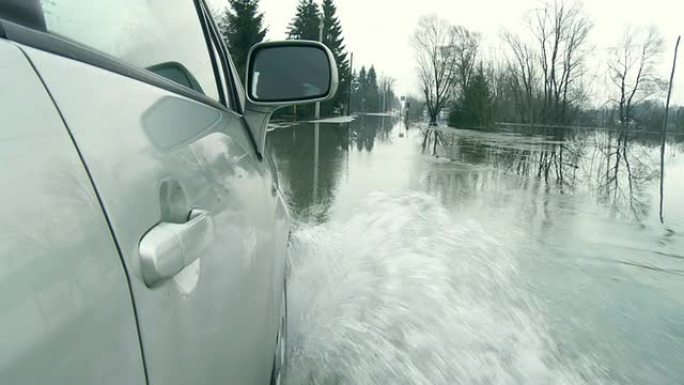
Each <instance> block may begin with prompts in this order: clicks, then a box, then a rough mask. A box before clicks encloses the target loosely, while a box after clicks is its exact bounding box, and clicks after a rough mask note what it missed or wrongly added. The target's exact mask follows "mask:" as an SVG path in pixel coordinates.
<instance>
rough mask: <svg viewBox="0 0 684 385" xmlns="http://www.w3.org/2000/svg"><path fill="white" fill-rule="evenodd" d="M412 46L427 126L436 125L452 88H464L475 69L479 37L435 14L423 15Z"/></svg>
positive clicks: (451, 93)
mask: <svg viewBox="0 0 684 385" xmlns="http://www.w3.org/2000/svg"><path fill="white" fill-rule="evenodd" d="M412 45H413V48H414V49H415V51H416V59H417V64H418V78H419V79H420V82H421V86H422V88H423V94H424V96H425V102H426V106H427V109H428V113H429V115H430V125H431V126H436V125H437V117H438V116H439V113H440V112H441V111H442V109H443V108H444V107H445V106H447V105H448V104H449V103H450V102H451V101H452V100H453V98H454V95H455V94H456V92H457V88H456V86H457V85H460V86H462V85H463V84H466V85H467V82H468V80H469V78H470V75H471V74H472V71H473V68H474V66H475V56H476V52H477V47H478V45H479V36H478V35H477V34H473V33H471V32H469V31H467V30H466V29H465V28H463V27H454V26H452V25H450V24H449V23H448V22H446V21H445V20H442V19H440V18H438V17H437V16H435V15H432V16H423V17H421V18H420V21H419V22H418V27H417V28H416V31H415V33H414V35H413V39H412ZM459 83H460V84H459Z"/></svg>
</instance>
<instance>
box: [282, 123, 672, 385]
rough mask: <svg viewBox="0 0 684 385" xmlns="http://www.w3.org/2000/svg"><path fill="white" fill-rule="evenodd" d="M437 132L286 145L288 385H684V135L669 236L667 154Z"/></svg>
mask: <svg viewBox="0 0 684 385" xmlns="http://www.w3.org/2000/svg"><path fill="white" fill-rule="evenodd" d="M426 132H427V131H426V130H425V128H422V127H421V125H412V126H410V127H408V128H407V127H406V126H405V125H404V124H403V123H401V122H400V121H399V120H397V119H396V118H392V117H380V116H361V117H359V118H358V119H357V120H356V121H354V122H352V123H344V124H320V125H319V126H318V128H317V127H316V126H315V125H313V124H300V125H294V126H290V127H285V128H280V129H278V130H276V131H273V132H272V133H270V134H269V135H270V136H269V142H270V143H271V146H272V151H273V154H274V157H275V160H276V163H277V165H278V168H279V175H280V183H281V186H282V189H283V191H284V192H285V195H286V196H287V198H288V200H289V204H290V210H291V214H292V215H293V217H294V218H295V220H296V224H295V232H294V235H293V238H292V243H291V247H290V256H289V258H290V261H289V273H288V274H289V278H288V279H289V283H288V295H289V337H288V352H289V359H288V365H287V376H286V383H288V384H658V385H660V384H663V385H664V384H682V383H684V137H678V136H673V137H669V138H668V145H667V151H666V156H665V167H664V172H665V179H664V185H663V187H664V188H663V192H664V194H663V222H664V223H661V222H660V215H659V205H660V150H659V145H658V139H657V138H651V137H645V136H643V135H641V134H638V133H633V132H632V133H627V134H623V135H620V133H617V132H607V131H601V132H596V131H593V130H588V129H580V128H578V129H572V130H559V129H551V128H546V129H545V128H534V129H532V128H524V129H522V128H513V127H502V128H500V129H498V130H496V131H487V132H482V131H470V130H455V129H443V130H441V131H440V133H439V140H438V143H437V145H435V144H434V133H432V134H431V135H432V136H428V137H427V138H426V137H425V133H426ZM316 142H318V146H316V145H315V143H316ZM618 143H619V144H618ZM433 152H434V153H436V156H433V155H432V154H433Z"/></svg>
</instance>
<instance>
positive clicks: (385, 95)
mask: <svg viewBox="0 0 684 385" xmlns="http://www.w3.org/2000/svg"><path fill="white" fill-rule="evenodd" d="M395 83H396V79H394V78H392V77H389V76H384V75H383V76H381V77H380V81H379V86H380V87H379V88H380V92H382V111H383V112H387V111H389V110H391V109H392V108H393V103H392V102H393V101H392V100H390V97H392V96H394V93H393V90H394V84H395Z"/></svg>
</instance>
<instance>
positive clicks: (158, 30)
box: [43, 0, 219, 100]
mask: <svg viewBox="0 0 684 385" xmlns="http://www.w3.org/2000/svg"><path fill="white" fill-rule="evenodd" d="M43 9H44V11H45V18H46V22H47V27H48V30H49V31H50V32H51V33H54V34H58V35H61V36H64V37H67V38H69V39H72V40H76V41H78V42H80V43H83V44H85V45H88V46H90V47H93V48H96V49H98V50H100V51H103V52H105V53H107V54H110V55H112V56H115V57H117V58H119V59H122V60H124V61H126V62H128V63H131V64H133V65H136V66H139V67H142V68H145V69H148V70H150V71H152V72H155V73H156V74H158V75H160V76H163V77H166V78H168V79H170V80H173V81H175V82H177V83H179V84H181V85H183V86H185V87H188V88H191V89H193V90H195V91H197V92H200V93H203V94H205V95H207V96H209V97H211V98H213V99H216V100H219V91H218V87H217V84H216V76H215V74H214V68H213V65H212V61H211V57H210V55H209V52H208V50H207V44H206V41H205V39H204V33H203V31H202V27H201V25H200V23H199V17H198V15H197V11H196V9H195V6H194V3H193V2H192V1H188V0H117V1H82V0H43Z"/></svg>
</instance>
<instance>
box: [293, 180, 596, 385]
mask: <svg viewBox="0 0 684 385" xmlns="http://www.w3.org/2000/svg"><path fill="white" fill-rule="evenodd" d="M503 234H504V233H499V232H498V231H496V228H491V227H489V226H488V227H487V228H484V227H483V225H482V224H481V221H474V220H468V219H467V218H458V219H454V218H452V216H451V215H450V214H449V213H448V212H447V211H446V210H445V209H444V208H443V207H442V206H441V205H440V204H439V202H438V201H437V200H436V199H434V198H432V197H430V196H427V195H423V194H418V193H405V192H395V193H374V194H371V195H370V196H369V197H368V198H367V199H365V200H364V201H363V202H362V203H361V204H360V205H358V206H357V208H356V209H355V211H354V212H352V213H349V214H348V215H347V218H344V219H336V220H333V221H331V222H329V223H327V224H324V225H319V226H314V227H307V228H302V229H300V230H299V231H297V232H296V234H295V236H294V239H293V244H292V246H291V250H290V252H291V253H290V266H291V271H290V276H289V286H288V294H289V298H290V305H289V314H290V325H289V328H290V332H289V339H290V340H289V344H290V346H289V352H290V354H289V357H290V359H289V363H288V368H287V372H288V374H287V378H286V383H288V384H585V383H598V382H600V381H598V380H597V377H596V376H595V374H592V372H595V370H594V369H591V370H590V369H588V368H587V366H588V365H587V364H585V363H580V362H579V359H577V358H574V359H573V360H570V359H569V358H566V357H563V355H562V354H560V353H559V351H558V349H557V348H556V347H555V345H554V344H553V341H552V340H551V338H550V337H549V333H548V332H547V331H546V330H545V326H544V322H543V319H541V317H540V316H538V315H537V314H538V312H535V311H534V308H535V305H534V303H533V301H532V299H531V298H530V297H529V295H527V294H526V293H525V292H524V291H523V290H522V289H520V285H519V284H518V283H517V282H518V280H519V279H520V277H519V276H518V274H517V267H516V253H518V252H520V250H519V249H517V246H516V245H519V244H522V243H524V242H522V241H521V240H519V239H518V238H517V236H516V235H515V234H510V230H509V231H508V232H507V233H506V234H505V236H504V235H503Z"/></svg>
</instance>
